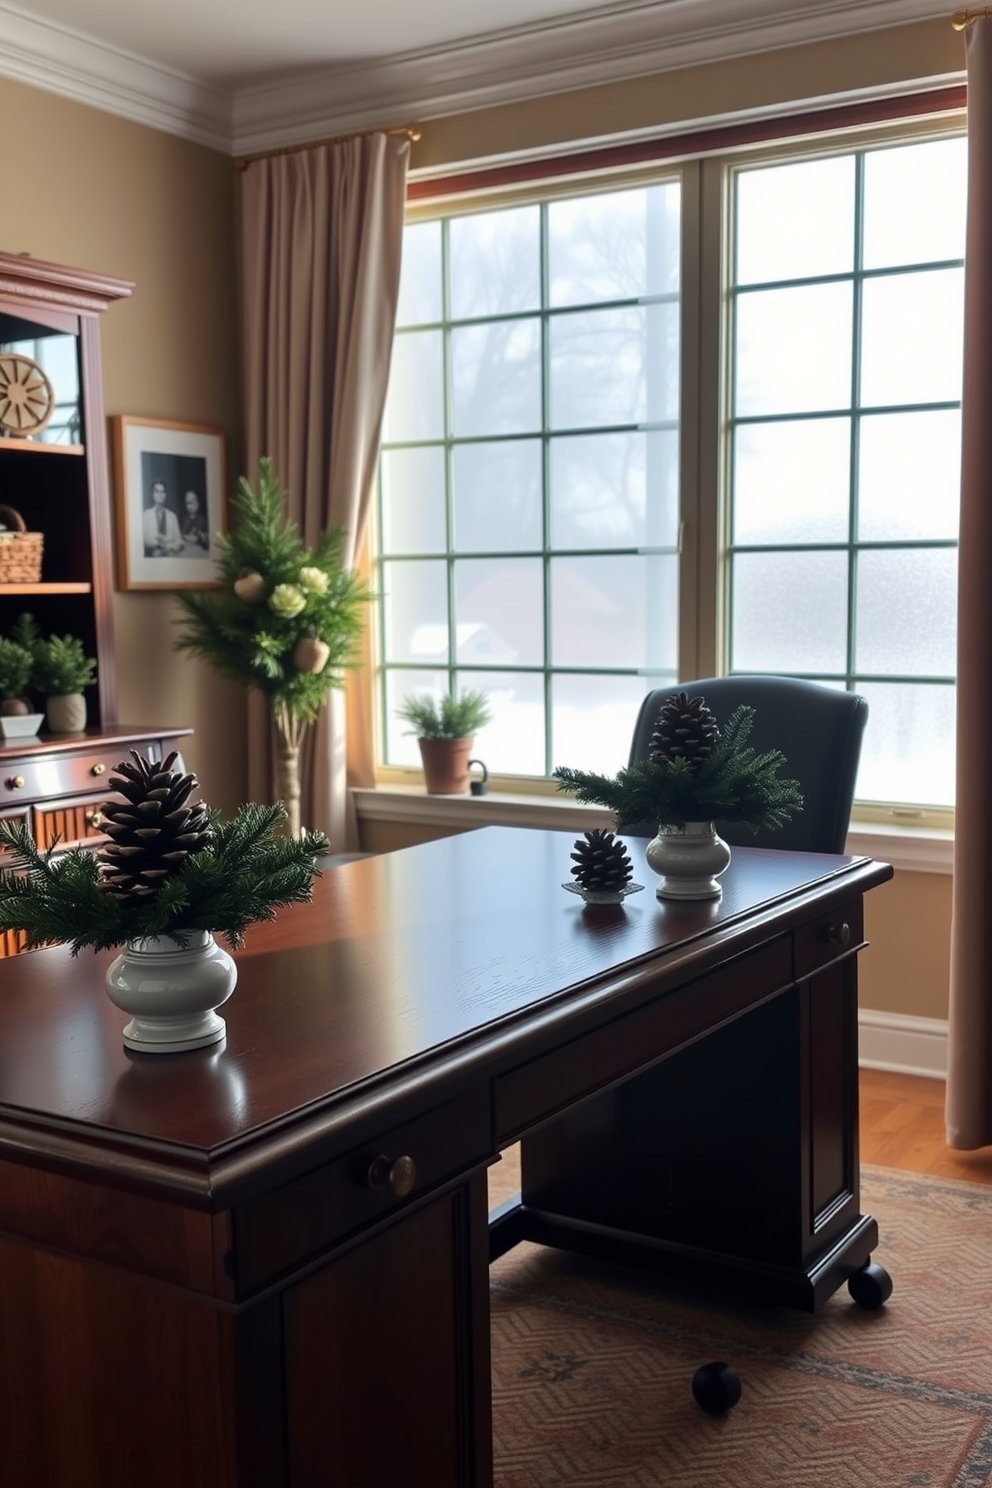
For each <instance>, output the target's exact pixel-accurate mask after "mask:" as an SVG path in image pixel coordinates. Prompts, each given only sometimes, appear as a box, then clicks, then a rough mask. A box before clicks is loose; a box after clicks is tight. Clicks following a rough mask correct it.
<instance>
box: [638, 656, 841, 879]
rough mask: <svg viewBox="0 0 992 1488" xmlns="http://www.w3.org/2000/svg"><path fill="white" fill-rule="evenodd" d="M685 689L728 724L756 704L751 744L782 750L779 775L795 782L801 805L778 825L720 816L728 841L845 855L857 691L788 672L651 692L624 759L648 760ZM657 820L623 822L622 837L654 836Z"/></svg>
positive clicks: (761, 749)
mask: <svg viewBox="0 0 992 1488" xmlns="http://www.w3.org/2000/svg"><path fill="white" fill-rule="evenodd" d="M678 692H686V693H688V694H689V696H690V697H698V696H700V695H702V696H703V697H704V698H705V699H706V703H707V706H708V707H709V708H710V709H711V710H712V711H713V712H714V713H715V714H716V718H717V722H718V723H719V724H721V725H722V724H724V723H726V721H727V719H728V718H729V717H730V715H731V714H732V713H733V712H734V711H735V709H737V708H739V707H741V705H742V704H747V705H748V706H749V707H752V708H753V709H754V725H753V727H752V729H751V735H750V738H749V739H748V743H749V744H751V745H753V746H754V748H755V749H756V750H757V751H758V752H759V754H760V753H763V752H764V751H765V750H768V749H780V750H781V751H782V753H783V754H784V755H785V766H784V767H783V769H782V770H781V771H780V774H781V775H782V776H783V777H784V778H786V779H789V780H798V781H799V788H800V790H801V791H802V794H803V803H804V804H803V809H802V811H801V812H798V813H797V815H796V816H794V817H793V818H792V820H791V821H789V822H786V824H785V825H784V826H783V827H780V828H779V829H778V830H777V831H759V832H751V831H749V830H748V829H747V827H730V826H725V825H722V824H721V823H720V822H717V824H716V827H717V831H718V832H719V833H720V836H721V837H722V838H723V839H724V840H725V841H726V842H729V843H730V845H731V846H735V845H736V846H739V847H778V848H781V849H783V850H784V851H791V852H829V853H842V852H843V851H844V844H845V841H846V838H847V829H848V824H849V822H850V818H851V805H852V803H853V801H854V786H855V781H856V779H857V774H858V760H859V758H860V756H861V740H862V736H863V735H864V731H865V724H866V723H867V721H868V704H867V703H866V702H865V700H864V698H863V697H859V696H858V695H857V693H853V692H841V691H840V690H839V689H836V688H833V687H825V686H823V685H822V684H821V683H819V682H800V681H798V680H796V679H795V678H793V677H764V676H757V675H755V676H742V677H704V678H703V679H702V680H701V681H697V682H680V683H678V685H677V686H673V687H661V688H658V689H656V690H655V691H654V692H649V693H648V694H647V696H646V697H645V699H644V701H643V703H642V704H641V709H640V712H639V713H638V715H637V722H636V724H635V725H634V737H633V742H632V743H631V748H630V759H629V760H628V764H630V765H634V764H637V762H638V761H639V760H642V759H646V758H647V755H648V748H649V745H650V741H651V734H652V732H653V730H654V725H655V720H656V719H657V717H658V713H659V710H660V708H661V705H662V703H664V702H665V700H666V698H669V697H671V696H672V694H673V693H678ZM657 830H658V823H657V822H642V823H640V824H639V825H638V826H637V827H633V828H631V827H628V828H626V829H625V831H624V834H623V835H624V836H632V837H653V836H654V835H655V833H656V832H657Z"/></svg>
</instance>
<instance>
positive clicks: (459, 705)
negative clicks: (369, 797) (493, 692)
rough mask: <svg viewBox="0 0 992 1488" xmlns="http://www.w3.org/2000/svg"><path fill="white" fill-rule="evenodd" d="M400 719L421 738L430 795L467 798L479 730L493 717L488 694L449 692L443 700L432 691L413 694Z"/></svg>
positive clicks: (406, 700)
mask: <svg viewBox="0 0 992 1488" xmlns="http://www.w3.org/2000/svg"><path fill="white" fill-rule="evenodd" d="M396 716H397V717H398V718H401V719H402V720H403V722H404V723H408V724H409V725H410V728H409V730H408V732H410V733H412V734H415V735H416V737H417V743H418V744H419V746H420V758H421V761H422V763H423V767H424V780H425V782H426V785H427V794H428V795H429V796H454V795H464V793H465V792H466V791H467V790H468V762H469V758H470V757H471V754H472V749H473V746H474V744H475V733H476V730H477V729H480V728H483V727H484V726H485V725H486V724H487V723H488V722H489V720H490V717H491V716H492V715H491V712H490V708H489V700H488V698H487V697H486V695H485V693H484V692H472V691H468V692H463V693H460V694H459V695H458V696H457V697H456V696H455V695H454V694H453V693H445V694H444V696H443V697H442V698H441V699H440V700H438V699H437V698H436V697H435V696H434V695H433V694H432V693H429V692H424V693H410V694H409V695H408V696H407V697H405V698H404V699H403V701H402V703H401V704H400V706H399V707H398V708H397V710H396Z"/></svg>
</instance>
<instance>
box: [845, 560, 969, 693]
mask: <svg viewBox="0 0 992 1488" xmlns="http://www.w3.org/2000/svg"><path fill="white" fill-rule="evenodd" d="M957 566H958V559H957V553H956V551H955V550H954V549H950V548H937V549H933V550H930V551H927V550H923V551H922V552H921V551H916V550H913V549H907V548H897V549H896V550H895V551H894V552H889V553H885V552H881V553H879V552H870V553H862V554H861V556H860V558H859V559H858V621H857V636H856V639H857V652H856V656H857V661H856V665H857V670H858V671H860V672H876V673H877V672H899V673H902V674H904V675H906V676H910V677H919V676H931V677H947V676H951V677H952V676H953V675H954V672H955V668H956V656H955V646H956V635H957V627H956V618H957Z"/></svg>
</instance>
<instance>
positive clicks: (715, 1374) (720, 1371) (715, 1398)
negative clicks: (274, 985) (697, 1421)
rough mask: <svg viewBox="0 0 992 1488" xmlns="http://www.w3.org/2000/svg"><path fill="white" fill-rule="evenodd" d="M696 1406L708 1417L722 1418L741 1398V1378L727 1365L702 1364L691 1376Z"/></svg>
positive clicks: (719, 1363) (716, 1363)
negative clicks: (700, 1407)
mask: <svg viewBox="0 0 992 1488" xmlns="http://www.w3.org/2000/svg"><path fill="white" fill-rule="evenodd" d="M692 1394H693V1399H694V1400H695V1402H696V1404H697V1405H699V1406H702V1408H703V1410H704V1411H706V1413H707V1414H708V1415H710V1416H722V1415H723V1413H724V1412H725V1411H728V1410H729V1409H730V1407H731V1406H732V1405H736V1404H737V1402H738V1400H740V1398H741V1378H740V1375H739V1374H738V1373H737V1370H736V1369H732V1368H731V1366H730V1365H729V1364H723V1363H721V1362H720V1361H717V1362H715V1363H713V1364H703V1365H702V1366H701V1368H699V1369H697V1370H696V1372H695V1374H694V1375H693V1376H692Z"/></svg>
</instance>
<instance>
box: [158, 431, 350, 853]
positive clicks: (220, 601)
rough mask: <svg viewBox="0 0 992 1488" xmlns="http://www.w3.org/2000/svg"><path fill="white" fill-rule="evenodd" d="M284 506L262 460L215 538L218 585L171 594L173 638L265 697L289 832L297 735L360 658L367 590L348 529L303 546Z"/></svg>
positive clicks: (293, 822)
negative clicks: (345, 558) (346, 551)
mask: <svg viewBox="0 0 992 1488" xmlns="http://www.w3.org/2000/svg"><path fill="white" fill-rule="evenodd" d="M285 506H286V496H285V492H284V491H283V489H282V486H281V485H280V483H279V480H278V479H277V477H276V476H275V475H274V474H273V471H272V462H271V460H269V459H263V460H261V461H260V463H259V479H258V486H257V488H255V487H252V486H251V485H250V483H249V482H248V481H247V480H246V479H245V477H244V476H242V477H241V479H240V481H239V482H238V492H237V495H236V496H235V497H234V499H233V502H232V522H231V529H230V531H229V532H227V533H223V534H221V536H220V537H219V538H218V540H217V541H218V548H219V551H220V557H219V559H218V562H217V565H216V566H217V577H218V579H219V588H218V589H216V590H197V589H185V590H181V591H179V592H178V593H177V594H176V596H175V598H176V601H177V603H178V604H179V606H180V608H181V609H182V612H183V614H182V618H181V620H180V625H181V626H182V627H183V628H182V630H181V633H180V635H179V638H178V639H177V641H176V643H175V645H176V649H177V650H179V651H188V652H190V653H191V654H192V655H194V656H202V657H203V658H204V660H205V661H208V662H209V663H210V664H211V666H213V667H214V668H215V670H216V671H217V672H219V673H220V675H221V676H222V677H226V678H227V679H228V680H229V681H231V682H238V683H240V684H241V685H242V686H244V687H253V688H256V689H257V690H258V691H259V692H261V693H262V694H263V695H264V696H265V699H266V702H267V703H268V706H269V711H270V713H271V716H272V722H273V727H274V730H275V736H276V768H277V773H278V790H279V795H280V797H281V798H282V801H283V803H284V805H285V808H286V814H287V829H288V830H289V832H290V833H291V834H293V835H294V836H295V835H297V834H298V833H299V830H300V774H299V758H300V746H301V744H302V741H303V736H304V734H305V732H306V730H307V728H308V727H309V726H310V724H312V723H313V721H314V719H315V718H316V717H317V714H318V713H319V712H320V709H321V707H322V706H323V704H324V703H325V702H326V701H327V697H328V694H329V693H330V691H331V689H332V688H335V687H343V686H344V673H345V671H346V670H347V669H348V668H350V667H354V666H356V665H357V664H358V655H357V645H358V641H359V638H360V636H361V633H362V626H363V610H364V607H365V605H366V604H367V602H368V600H369V599H370V598H371V595H370V593H369V590H368V587H367V585H366V584H365V582H364V581H363V580H362V579H361V578H360V577H359V576H358V575H357V574H356V573H354V572H352V571H351V570H350V569H347V568H345V567H344V565H343V564H342V563H341V559H340V551H341V544H342V541H343V538H344V529H343V528H341V527H336V528H332V529H331V530H329V531H327V532H325V533H323V534H322V535H321V536H320V537H319V538H318V540H317V543H316V544H315V545H314V546H313V547H312V548H310V547H307V546H305V544H304V542H303V539H302V537H301V536H300V531H299V528H298V527H297V525H296V523H295V522H293V521H291V520H290V519H289V517H287V515H286V510H285Z"/></svg>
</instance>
